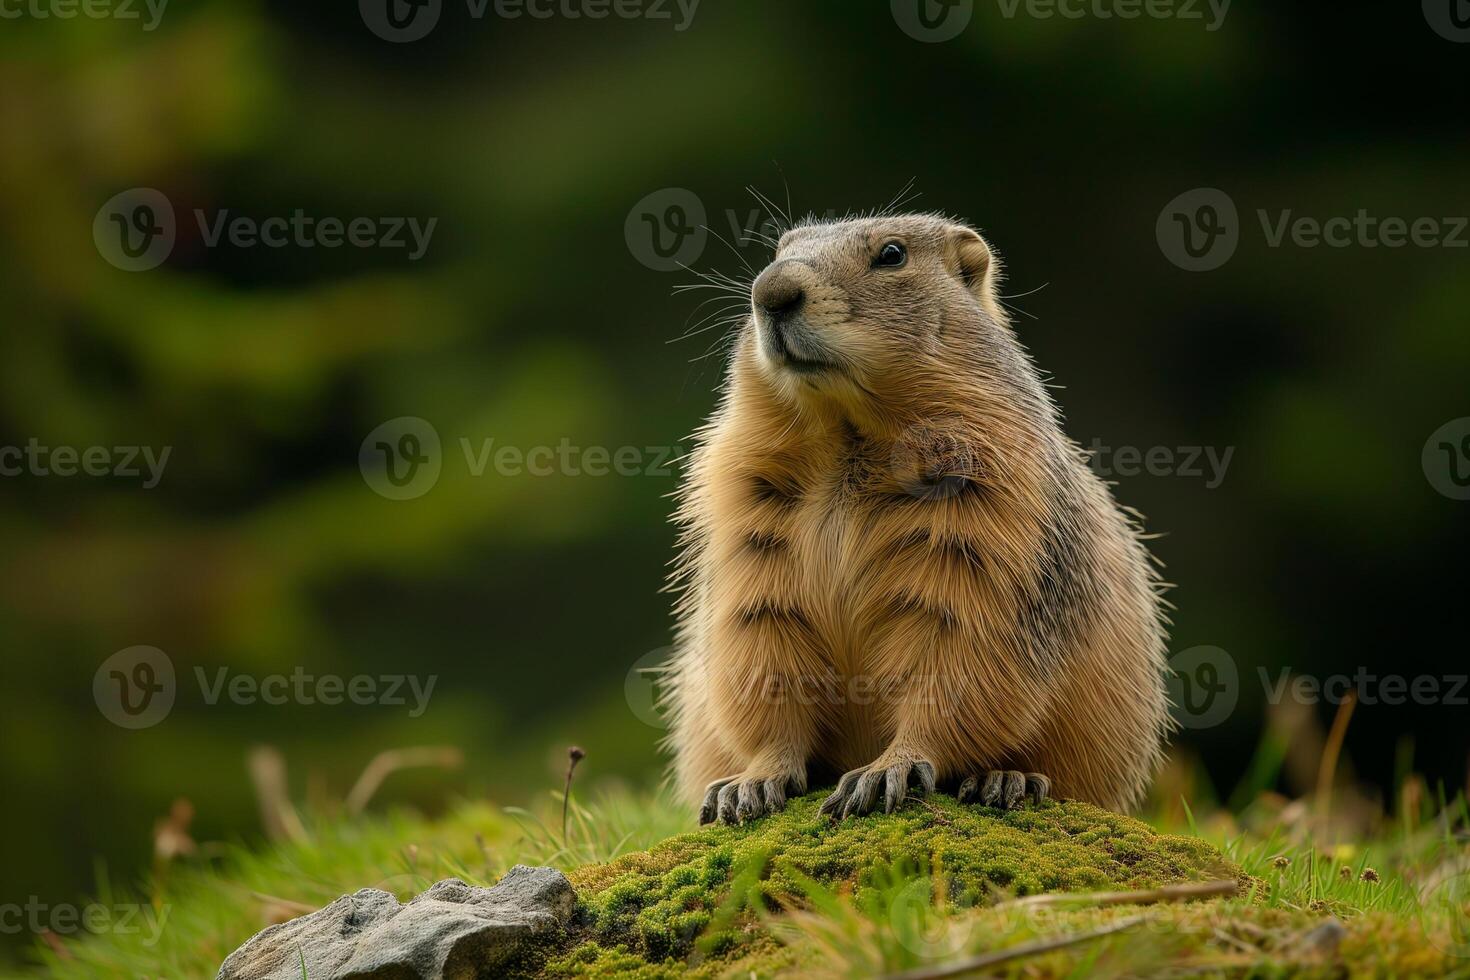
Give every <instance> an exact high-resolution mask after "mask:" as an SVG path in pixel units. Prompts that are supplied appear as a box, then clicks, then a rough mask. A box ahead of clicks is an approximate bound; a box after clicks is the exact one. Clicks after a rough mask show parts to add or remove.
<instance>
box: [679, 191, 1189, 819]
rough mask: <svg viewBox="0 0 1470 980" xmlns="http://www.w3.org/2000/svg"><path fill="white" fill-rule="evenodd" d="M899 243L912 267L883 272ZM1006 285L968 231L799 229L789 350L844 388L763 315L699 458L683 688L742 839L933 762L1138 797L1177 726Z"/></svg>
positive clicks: (1113, 532) (701, 774)
mask: <svg viewBox="0 0 1470 980" xmlns="http://www.w3.org/2000/svg"><path fill="white" fill-rule="evenodd" d="M889 241H898V242H901V243H902V244H903V245H904V246H906V248H907V253H908V257H907V261H906V263H905V264H904V265H903V266H902V267H901V268H879V267H874V265H873V262H874V256H875V255H876V254H877V253H878V250H879V249H881V248H882V246H883V245H884V244H885V243H887V242H889ZM997 265H998V263H997V262H996V260H995V259H994V257H993V255H992V253H991V251H990V249H989V247H988V246H987V245H986V244H985V242H984V241H983V240H982V239H981V238H980V236H979V235H978V234H976V233H975V232H974V231H973V230H971V229H969V228H967V227H964V226H962V225H958V224H955V223H953V222H951V221H948V220H947V219H944V218H941V217H936V216H928V215H907V216H889V217H875V218H863V219H857V220H850V221H841V222H833V223H815V224H809V225H804V226H801V227H797V228H794V229H792V230H791V231H788V232H787V233H786V234H785V235H784V236H783V237H782V239H781V241H780V244H779V248H778V251H777V254H776V257H775V261H774V262H773V263H772V265H771V266H770V267H769V268H768V269H767V270H766V272H765V273H763V274H762V276H761V277H760V279H758V280H757V281H756V284H755V292H756V295H757V296H758V297H760V296H761V295H762V291H763V290H764V291H765V294H766V295H770V294H772V291H773V290H775V291H778V292H779V291H780V289H786V290H788V291H789V290H790V289H792V288H800V289H802V290H803V291H804V294H805V303H804V305H803V306H802V308H801V310H800V313H799V314H798V315H797V316H798V319H797V326H796V327H794V328H792V330H793V336H794V338H795V339H794V340H792V341H791V345H792V346H791V348H790V349H791V352H792V353H798V352H799V353H800V354H801V355H802V356H804V357H806V358H808V359H818V360H821V361H825V362H829V363H831V364H832V365H834V366H835V367H834V368H833V369H831V370H822V371H818V372H815V373H811V372H803V371H799V370H796V369H795V368H794V367H793V366H792V363H791V362H789V361H788V360H786V359H785V358H784V357H783V355H782V353H781V348H780V346H779V345H780V343H781V341H779V340H773V339H772V334H771V333H770V332H769V331H770V330H771V329H772V328H771V326H770V322H771V318H770V317H769V316H767V315H765V314H764V312H763V311H762V309H761V307H760V305H759V303H757V305H756V308H755V311H754V312H753V313H752V315H751V317H750V318H749V319H747V321H746V322H745V324H744V326H743V328H742V331H741V334H740V336H739V338H738V341H737V346H736V348H735V351H734V355H733V359H732V362H731V365H730V368H729V374H728V378H727V384H726V387H725V390H724V393H723V397H722V400H721V404H720V406H719V408H718V409H717V410H716V412H715V413H714V415H713V417H712V418H711V419H710V420H709V422H708V423H707V424H706V425H705V426H704V427H703V429H701V430H700V432H699V433H698V435H697V448H696V449H695V451H694V453H693V455H692V457H691V460H690V468H689V472H688V477H687V480H686V482H685V484H684V486H683V487H682V489H681V491H680V506H679V509H678V512H677V515H676V520H677V522H678V523H679V525H680V527H681V529H682V535H681V556H680V559H679V562H678V565H677V567H676V571H675V574H674V580H675V583H676V585H677V586H678V587H679V588H680V589H681V590H682V595H681V598H680V601H679V603H678V607H677V614H678V619H679V629H678V653H677V655H676V658H675V661H674V664H673V666H672V669H671V672H670V681H671V683H670V686H669V690H670V695H671V699H672V703H673V707H674V709H675V710H674V714H673V725H672V729H671V732H670V737H669V745H670V746H671V747H672V749H673V751H674V754H675V773H674V775H675V781H676V783H677V785H678V787H679V788H680V790H681V791H682V792H683V794H684V795H686V796H687V797H688V798H690V799H691V800H695V799H698V798H699V797H700V796H702V795H703V793H704V790H705V788H706V786H707V785H708V784H710V783H711V782H712V781H715V780H723V779H728V778H730V777H735V780H736V781H735V783H733V784H731V785H732V786H735V785H738V786H739V790H738V792H739V798H740V801H741V816H742V817H744V816H745V815H747V814H759V813H761V812H766V811H767V810H773V809H777V808H779V805H780V804H781V803H783V802H784V799H785V794H786V793H787V792H800V791H803V790H804V789H805V787H806V785H807V781H808V778H809V767H810V768H811V769H812V770H813V771H822V772H825V773H829V774H837V773H842V772H847V771H851V770H870V771H878V770H880V769H883V768H885V767H890V766H900V767H903V771H904V772H907V771H908V767H909V766H913V765H917V764H920V763H923V762H928V763H929V764H931V765H932V766H933V767H934V769H935V770H936V772H937V775H938V777H939V779H940V780H957V779H962V778H964V777H966V776H969V775H973V774H976V773H980V774H983V773H985V772H986V771H988V770H991V769H1019V770H1035V771H1039V772H1041V773H1045V774H1046V775H1047V776H1049V777H1050V778H1051V780H1052V787H1053V789H1054V792H1055V794H1056V795H1059V796H1062V797H1068V798H1075V799H1081V800H1088V801H1091V802H1094V803H1097V804H1100V805H1103V806H1106V807H1111V808H1114V809H1127V808H1130V807H1133V806H1135V805H1136V804H1137V803H1138V802H1139V800H1140V798H1141V797H1142V795H1143V793H1144V791H1145V789H1146V787H1147V784H1148V782H1149V780H1150V778H1151V776H1152V774H1153V772H1154V770H1155V768H1156V767H1157V765H1158V763H1159V761H1160V758H1161V752H1162V743H1163V738H1164V736H1165V734H1166V732H1167V729H1168V726H1169V722H1168V706H1167V698H1166V695H1165V688H1164V682H1163V670H1164V633H1163V626H1162V622H1163V617H1162V615H1161V609H1160V606H1161V602H1160V600H1159V598H1158V585H1157V579H1156V577H1155V575H1154V574H1153V571H1152V566H1151V563H1150V558H1149V556H1148V553H1147V552H1146V550H1145V548H1144V546H1143V545H1142V544H1141V542H1140V538H1139V531H1138V529H1137V527H1136V526H1135V525H1134V523H1133V522H1132V521H1131V520H1130V519H1129V518H1128V517H1126V516H1125V515H1124V513H1123V512H1122V511H1121V510H1120V509H1119V507H1118V506H1117V505H1116V504H1115V503H1114V501H1113V499H1112V496H1111V494H1110V493H1109V491H1108V489H1107V487H1106V486H1105V485H1104V484H1103V483H1102V482H1101V481H1100V480H1099V479H1098V478H1097V477H1096V475H1094V474H1093V473H1092V471H1091V470H1090V469H1089V468H1088V466H1087V465H1086V460H1085V456H1084V454H1083V453H1082V451H1081V450H1080V449H1079V448H1078V446H1077V445H1076V444H1075V443H1074V442H1072V441H1071V440H1069V439H1068V438H1067V437H1066V436H1065V435H1064V434H1063V432H1062V430H1061V427H1060V424H1059V420H1058V415H1057V410H1056V408H1055V406H1054V405H1053V403H1052V401H1051V399H1050V397H1049V396H1048V395H1047V392H1046V390H1045V388H1044V387H1043V385H1042V383H1041V381H1040V379H1039V378H1038V376H1037V373H1036V370H1035V368H1034V367H1033V365H1032V363H1031V361H1030V358H1029V357H1028V355H1027V354H1026V353H1025V351H1024V349H1023V348H1022V346H1021V344H1020V343H1019V341H1018V340H1017V339H1016V337H1015V334H1014V333H1013V331H1012V328H1011V326H1010V324H1009V322H1008V320H1007V318H1006V316H1005V315H1004V313H1003V312H1002V310H1001V306H1000V303H999V299H998V296H997V283H998V279H999V273H998V268H997ZM773 284H774V285H773ZM773 345H775V346H773ZM763 797H764V802H765V805H764V806H762V805H761V804H762V798H763ZM747 803H750V804H751V805H749V806H747Z"/></svg>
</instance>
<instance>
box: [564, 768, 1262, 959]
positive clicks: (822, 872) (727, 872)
mask: <svg viewBox="0 0 1470 980" xmlns="http://www.w3.org/2000/svg"><path fill="white" fill-rule="evenodd" d="M822 795H823V794H812V795H810V796H806V797H803V798H801V799H797V800H793V801H792V802H791V803H790V805H789V806H788V807H787V809H786V810H785V811H784V812H782V813H780V814H777V815H775V816H773V817H767V818H765V819H762V820H759V821H756V822H754V823H751V824H748V825H745V826H741V827H711V828H706V829H704V830H701V831H698V832H696V833H690V834H684V835H681V836H677V837H673V838H670V839H669V840H666V841H664V842H663V843H661V844H658V845H656V846H654V847H652V848H650V849H649V850H647V851H642V852H638V853H634V854H628V855H625V856H623V857H621V858H618V859H617V860H615V861H612V862H611V863H608V864H602V865H593V866H589V867H584V868H579V869H577V870H575V871H573V872H571V874H570V877H571V880H572V884H573V885H574V886H575V887H576V889H577V894H578V902H579V907H578V916H577V928H576V938H575V939H574V941H573V944H572V947H571V949H570V950H569V951H567V952H565V953H563V954H562V955H560V956H557V957H554V958H552V959H551V960H549V961H548V962H547V963H546V965H545V972H546V975H549V976H576V975H584V976H613V975H617V976H635V977H648V978H652V977H662V976H666V975H677V974H679V973H683V972H685V971H687V969H688V968H689V967H690V966H691V964H690V962H689V958H690V957H691V954H692V955H693V956H694V958H695V959H696V960H698V961H699V962H700V963H701V964H703V969H702V970H701V972H705V971H708V970H711V969H712V968H713V967H714V966H715V964H716V962H717V961H720V960H725V961H727V962H729V961H731V960H734V959H739V958H742V957H748V956H749V955H750V954H751V953H752V951H753V950H754V949H755V947H759V946H761V945H762V944H765V943H767V942H769V938H768V937H767V936H766V935H765V934H764V933H763V932H762V931H761V930H760V929H759V927H758V925H757V922H756V916H755V914H754V913H755V912H757V911H758V910H761V909H779V908H799V907H802V906H804V905H806V904H808V899H809V897H810V894H811V892H812V890H813V888H814V887H816V888H819V889H821V890H824V891H831V892H836V893H840V894H847V895H850V896H851V897H852V899H853V900H854V901H855V902H857V903H859V904H861V903H862V902H863V901H864V898H865V892H874V891H878V890H881V889H883V888H885V887H887V886H888V885H889V884H890V883H891V882H892V881H893V880H894V878H895V876H901V875H906V874H907V875H912V874H914V873H921V874H926V875H928V876H931V877H932V878H934V879H937V880H940V881H942V882H943V883H944V886H945V888H946V889H947V892H948V898H949V901H950V902H951V903H953V904H954V905H956V906H960V907H970V906H979V905H984V904H988V903H990V902H991V901H992V900H993V898H994V897H995V896H996V894H997V893H1003V894H1008V895H1029V894H1035V893H1039V892H1050V891H1073V890H1098V889H1134V888H1146V887H1152V886H1157V885H1163V884H1174V883H1179V882H1186V881H1199V880H1209V879H1218V878H1232V877H1239V876H1241V872H1240V869H1239V868H1237V867H1235V866H1233V865H1231V864H1230V863H1229V862H1228V861H1226V860H1225V858H1224V857H1222V856H1221V855H1220V853H1219V852H1218V851H1217V850H1215V849H1214V848H1213V847H1212V846H1210V845H1209V844H1207V843H1205V842H1204V841H1202V840H1199V839H1197V838H1189V837H1175V836H1170V835H1166V834H1160V833H1158V832H1156V831H1154V830H1153V829H1151V828H1150V827H1148V826H1147V825H1145V824H1143V823H1140V822H1139V821H1137V820H1133V819H1131V818H1129V817H1125V816H1121V815H1119V814H1116V813H1110V812H1108V811H1106V810H1102V809H1099V808H1098V807H1094V806H1090V805H1088V804H1085V803H1054V802H1053V803H1047V804H1044V805H1042V806H1041V807H1037V808H1028V809H1023V810H1015V811H1009V812H1006V811H1000V810H993V809H986V808H980V807H974V806H961V805H960V804H958V803H956V802H955V801H954V800H953V799H951V798H949V797H945V796H934V797H932V798H930V799H929V800H927V801H924V802H922V803H919V802H913V801H910V802H909V803H907V804H906V805H905V806H904V807H902V808H901V809H900V810H899V811H898V812H896V813H893V814H888V815H882V814H875V815H872V816H868V817H859V818H850V819H848V820H846V821H843V822H841V823H832V822H830V821H828V820H827V819H825V818H823V817H821V816H819V814H818V812H817V809H818V806H819V804H820V802H821V799H822ZM771 952H772V954H773V955H774V954H775V953H777V952H778V951H777V950H775V949H772V950H771ZM711 961H715V962H711ZM670 971H673V972H672V973H671V972H670ZM714 972H716V973H717V972H718V970H714Z"/></svg>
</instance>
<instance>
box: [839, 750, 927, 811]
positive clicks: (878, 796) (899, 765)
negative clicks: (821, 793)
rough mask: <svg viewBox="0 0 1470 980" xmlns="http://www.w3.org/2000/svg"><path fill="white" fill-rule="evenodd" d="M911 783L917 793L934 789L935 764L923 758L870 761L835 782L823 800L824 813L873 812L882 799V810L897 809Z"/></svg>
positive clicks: (920, 794)
mask: <svg viewBox="0 0 1470 980" xmlns="http://www.w3.org/2000/svg"><path fill="white" fill-rule="evenodd" d="M910 783H915V784H916V785H915V786H914V791H915V792H916V793H917V794H918V795H919V796H927V795H929V794H930V793H932V792H933V791H934V766H933V765H932V764H931V763H929V762H925V761H924V760H922V759H920V760H916V761H913V762H910V761H906V760H905V761H900V762H895V763H893V764H891V765H887V766H883V765H872V766H869V767H867V768H866V769H854V770H853V771H852V772H849V773H847V774H846V775H844V776H843V777H842V779H841V780H840V781H839V782H838V783H837V789H836V790H834V791H833V793H832V795H831V796H829V797H827V799H826V800H824V801H823V803H822V808H821V810H820V811H818V812H820V813H821V814H822V815H823V816H826V817H832V818H834V819H837V820H845V819H847V818H848V817H850V816H859V817H860V816H863V815H864V814H868V813H873V812H874V811H876V810H877V809H878V804H879V801H880V800H881V801H882V804H883V812H884V813H892V812H893V811H894V810H896V809H898V805H899V804H900V803H902V802H903V800H904V797H905V796H907V795H908V793H909V787H910Z"/></svg>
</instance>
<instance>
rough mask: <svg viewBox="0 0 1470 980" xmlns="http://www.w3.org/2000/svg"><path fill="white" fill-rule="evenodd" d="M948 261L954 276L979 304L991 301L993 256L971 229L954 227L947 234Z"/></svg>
mask: <svg viewBox="0 0 1470 980" xmlns="http://www.w3.org/2000/svg"><path fill="white" fill-rule="evenodd" d="M949 253H950V261H951V262H952V264H953V267H954V270H955V275H957V276H959V279H960V281H961V282H963V283H964V284H965V288H967V289H969V290H970V292H972V293H974V294H975V297H976V298H977V299H979V300H980V301H981V302H985V301H987V300H989V299H991V295H992V290H993V287H994V283H995V271H996V269H995V266H996V261H995V255H994V253H992V252H991V251H990V246H989V245H987V244H985V239H983V238H981V237H980V235H979V234H978V233H977V232H976V231H975V230H974V229H973V228H966V227H965V226H964V225H956V226H954V227H953V228H952V229H950V233H949Z"/></svg>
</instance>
